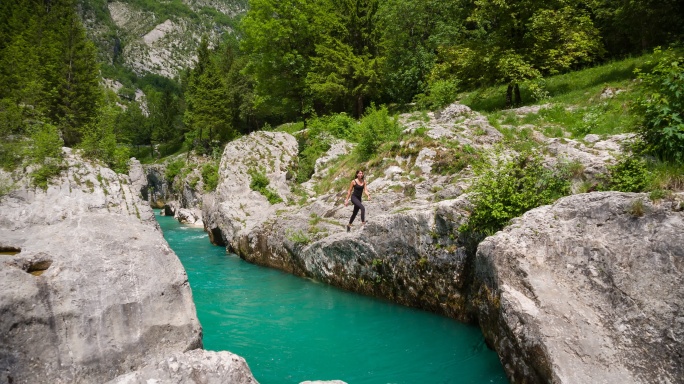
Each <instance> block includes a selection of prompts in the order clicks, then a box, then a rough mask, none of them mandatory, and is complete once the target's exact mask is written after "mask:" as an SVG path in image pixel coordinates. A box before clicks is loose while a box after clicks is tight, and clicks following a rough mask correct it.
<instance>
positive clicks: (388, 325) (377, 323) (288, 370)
mask: <svg viewBox="0 0 684 384" xmlns="http://www.w3.org/2000/svg"><path fill="white" fill-rule="evenodd" d="M158 213H159V212H157V219H158V221H159V223H160V225H161V228H162V230H163V231H164V236H165V237H166V240H167V241H168V242H169V245H170V246H171V248H173V250H174V251H175V252H176V254H177V255H178V257H179V258H180V260H181V262H182V263H183V265H184V266H185V270H186V271H187V273H188V277H189V280H190V286H191V288H192V294H193V298H194V300H195V305H196V306H197V314H198V316H199V320H200V322H201V323H202V327H203V330H204V347H205V348H206V349H208V350H214V351H219V350H227V351H231V352H233V353H236V354H238V355H240V356H242V357H244V358H245V360H247V363H248V364H249V367H250V369H251V370H252V372H253V374H254V376H255V378H256V379H257V381H259V383H261V384H280V383H300V382H302V381H305V380H342V381H345V382H347V383H349V384H363V383H369V384H370V383H373V384H376V383H379V384H380V383H381V384H385V383H404V384H418V383H431V384H433V383H434V384H437V383H454V384H460V383H463V384H465V383H473V384H481V383H507V380H506V376H505V374H504V372H503V368H502V367H501V363H500V362H499V360H498V357H497V355H496V353H495V352H493V351H491V350H489V349H488V348H487V347H486V345H485V343H484V339H483V337H482V333H481V332H480V331H479V329H478V328H477V327H474V326H469V325H464V324H461V323H458V322H456V321H455V320H451V319H448V318H446V317H442V316H437V315H435V314H432V313H428V312H424V311H419V310H416V309H411V308H407V307H403V306H400V305H395V304H392V303H389V302H386V301H382V300H378V299H373V298H368V297H364V296H360V295H357V294H354V293H350V292H346V291H343V290H340V289H337V288H334V287H331V286H328V285H325V284H320V283H316V282H314V281H311V280H308V279H303V278H299V277H295V276H292V275H289V274H287V273H284V272H281V271H277V270H273V269H269V268H263V267H259V266H256V265H252V264H249V263H247V262H245V261H244V260H242V259H240V258H239V257H237V256H235V255H231V254H226V250H225V248H223V247H217V246H214V245H212V244H211V243H209V240H208V238H207V235H206V234H205V233H204V232H203V231H202V229H200V228H192V227H188V226H184V225H181V224H179V223H178V222H177V221H176V220H174V219H173V218H171V217H163V216H159V215H158Z"/></svg>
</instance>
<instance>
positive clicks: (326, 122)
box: [296, 113, 359, 183]
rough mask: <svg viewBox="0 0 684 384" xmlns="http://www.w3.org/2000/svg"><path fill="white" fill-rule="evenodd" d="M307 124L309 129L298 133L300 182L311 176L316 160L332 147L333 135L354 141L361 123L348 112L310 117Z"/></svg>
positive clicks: (298, 177)
mask: <svg viewBox="0 0 684 384" xmlns="http://www.w3.org/2000/svg"><path fill="white" fill-rule="evenodd" d="M307 125H308V129H307V130H305V131H302V132H300V133H299V134H298V135H297V142H298V144H299V159H298V169H297V178H296V181H297V182H298V183H303V182H305V181H307V180H309V179H310V178H311V175H313V173H314V170H315V169H314V166H315V165H316V160H318V159H319V158H320V157H321V156H323V154H325V153H326V152H327V151H328V150H329V149H330V141H331V139H332V138H333V137H336V138H340V139H345V140H347V141H351V142H354V141H357V140H358V136H359V124H358V123H357V122H356V121H355V120H354V119H352V118H351V117H349V116H348V115H347V114H346V113H340V114H334V115H330V116H325V117H318V118H314V119H310V120H308V121H307Z"/></svg>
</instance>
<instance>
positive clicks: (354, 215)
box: [349, 204, 359, 225]
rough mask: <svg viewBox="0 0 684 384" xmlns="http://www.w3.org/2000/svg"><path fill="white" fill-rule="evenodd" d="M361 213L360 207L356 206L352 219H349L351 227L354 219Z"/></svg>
mask: <svg viewBox="0 0 684 384" xmlns="http://www.w3.org/2000/svg"><path fill="white" fill-rule="evenodd" d="M357 213H359V207H357V206H356V204H354V212H352V215H351V217H350V218H349V225H352V223H353V222H354V219H356V214H357Z"/></svg>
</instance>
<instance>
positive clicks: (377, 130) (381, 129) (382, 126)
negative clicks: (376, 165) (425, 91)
mask: <svg viewBox="0 0 684 384" xmlns="http://www.w3.org/2000/svg"><path fill="white" fill-rule="evenodd" d="M400 134H401V126H400V125H399V123H398V121H397V119H396V118H393V117H390V116H389V112H388V111H387V107H382V108H380V109H377V108H376V107H375V106H371V107H370V108H368V110H367V111H366V114H365V115H364V116H363V118H362V119H361V125H360V127H359V136H360V137H359V144H358V145H357V146H356V151H357V152H358V154H359V156H360V157H361V160H368V159H370V157H371V156H373V155H374V154H375V153H376V152H377V151H378V150H379V148H380V147H381V146H382V145H383V144H385V143H392V142H394V141H396V140H397V139H398V138H399V135H400Z"/></svg>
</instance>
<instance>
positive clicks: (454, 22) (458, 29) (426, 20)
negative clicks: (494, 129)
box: [378, 0, 467, 104]
mask: <svg viewBox="0 0 684 384" xmlns="http://www.w3.org/2000/svg"><path fill="white" fill-rule="evenodd" d="M407 15H410V17H407ZM466 16H467V14H466V4H464V3H463V2H459V1H453V0H423V1H413V0H386V1H381V2H380V4H379V8H378V26H379V28H378V29H379V33H380V34H381V42H382V43H381V45H382V51H383V55H384V56H385V69H384V70H383V74H384V78H385V89H384V92H385V93H386V94H387V95H389V96H390V97H391V99H392V100H393V101H396V102H399V103H408V102H410V101H411V100H413V99H414V96H416V95H417V94H428V95H431V96H433V97H434V98H435V99H440V98H441V96H437V95H436V94H435V93H439V91H437V92H435V91H434V90H429V89H428V82H429V76H430V72H431V71H432V69H433V67H434V65H435V64H436V62H437V50H438V48H439V47H440V46H443V45H446V44H451V43H452V42H453V41H459V40H462V38H463V35H464V33H465V21H466V20H465V18H466ZM451 80H452V79H448V80H447V81H448V82H451ZM433 85H434V84H433ZM449 85H451V84H449ZM431 88H432V87H431ZM447 93H449V92H447ZM449 96H450V95H449ZM418 99H421V97H418ZM453 100H454V99H451V101H453ZM429 103H432V100H430V101H429ZM436 104H441V103H440V102H437V103H436Z"/></svg>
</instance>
